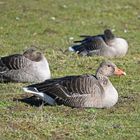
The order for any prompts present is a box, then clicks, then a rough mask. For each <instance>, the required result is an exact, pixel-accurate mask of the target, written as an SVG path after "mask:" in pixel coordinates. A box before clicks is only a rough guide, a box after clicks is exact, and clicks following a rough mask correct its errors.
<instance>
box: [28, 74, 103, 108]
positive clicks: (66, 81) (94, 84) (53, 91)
mask: <svg viewBox="0 0 140 140" xmlns="http://www.w3.org/2000/svg"><path fill="white" fill-rule="evenodd" d="M26 91H28V92H30V91H31V93H34V92H32V91H35V92H38V93H45V94H47V95H48V96H50V97H51V98H53V99H59V100H61V101H62V102H63V103H68V104H69V105H72V104H73V102H75V103H76V102H77V103H78V104H79V103H82V102H85V99H86V98H89V97H92V98H95V99H98V98H101V96H103V93H104V91H103V88H102V86H101V85H100V83H99V81H98V80H97V79H96V78H95V77H94V76H93V75H82V76H68V77H63V78H58V79H54V80H53V79H52V80H46V81H45V82H43V83H39V84H34V85H30V86H28V87H26ZM78 100H79V101H78ZM78 106H80V105H78Z"/></svg>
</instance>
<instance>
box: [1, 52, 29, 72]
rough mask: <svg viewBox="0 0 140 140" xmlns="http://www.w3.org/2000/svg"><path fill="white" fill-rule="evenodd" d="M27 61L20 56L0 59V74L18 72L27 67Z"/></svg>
mask: <svg viewBox="0 0 140 140" xmlns="http://www.w3.org/2000/svg"><path fill="white" fill-rule="evenodd" d="M27 61H28V59H27V58H25V57H24V56H23V55H21V54H15V55H10V56H6V57H1V58H0V72H1V73H2V72H5V71H8V70H18V69H21V68H24V67H25V66H27Z"/></svg>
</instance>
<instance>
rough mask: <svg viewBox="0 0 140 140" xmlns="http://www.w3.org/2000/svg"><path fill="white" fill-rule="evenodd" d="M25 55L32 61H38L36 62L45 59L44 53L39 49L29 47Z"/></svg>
mask: <svg viewBox="0 0 140 140" xmlns="http://www.w3.org/2000/svg"><path fill="white" fill-rule="evenodd" d="M23 55H24V56H25V57H26V58H28V59H30V60H32V61H36V62H39V61H41V60H42V59H43V54H42V53H41V52H39V51H37V50H36V49H34V48H29V49H28V50H26V51H25V52H24V53H23Z"/></svg>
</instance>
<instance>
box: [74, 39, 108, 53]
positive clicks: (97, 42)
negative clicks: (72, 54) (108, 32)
mask: <svg viewBox="0 0 140 140" xmlns="http://www.w3.org/2000/svg"><path fill="white" fill-rule="evenodd" d="M106 46H107V44H106V43H105V41H104V38H103V37H102V36H91V37H86V38H85V39H84V40H82V41H81V42H80V44H78V45H74V46H73V47H72V48H73V49H74V50H75V51H76V52H78V53H79V54H80V53H83V52H87V54H88V53H89V52H90V51H95V50H100V49H102V48H103V47H106Z"/></svg>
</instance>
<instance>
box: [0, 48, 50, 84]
mask: <svg viewBox="0 0 140 140" xmlns="http://www.w3.org/2000/svg"><path fill="white" fill-rule="evenodd" d="M50 77H51V74H50V69H49V64H48V61H47V59H46V58H45V56H44V55H43V54H42V53H41V52H39V51H37V50H35V49H34V48H30V49H28V50H26V51H25V52H24V53H23V54H14V55H10V56H5V57H1V58H0V82H43V81H44V80H46V79H49V78H50Z"/></svg>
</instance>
